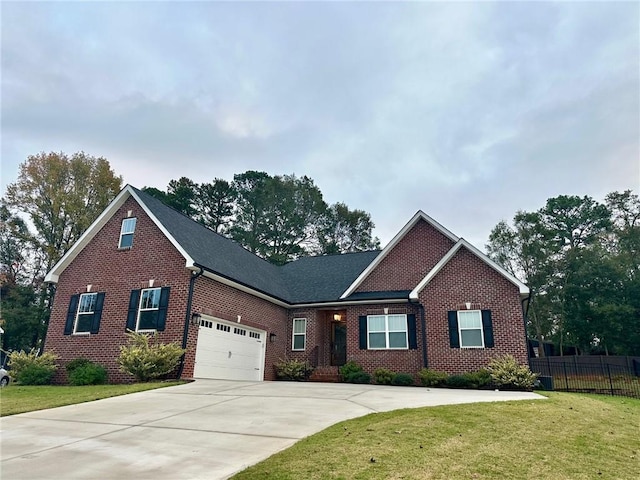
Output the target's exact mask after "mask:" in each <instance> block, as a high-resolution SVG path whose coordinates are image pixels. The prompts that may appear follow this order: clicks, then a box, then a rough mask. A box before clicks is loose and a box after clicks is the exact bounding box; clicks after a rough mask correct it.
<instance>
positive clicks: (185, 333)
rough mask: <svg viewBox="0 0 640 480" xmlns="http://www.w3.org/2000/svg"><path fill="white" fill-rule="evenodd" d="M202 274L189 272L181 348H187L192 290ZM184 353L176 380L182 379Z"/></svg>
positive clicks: (201, 271) (200, 271)
mask: <svg viewBox="0 0 640 480" xmlns="http://www.w3.org/2000/svg"><path fill="white" fill-rule="evenodd" d="M202 274H203V270H202V268H200V267H198V271H197V272H196V271H192V272H191V278H190V279H189V294H188V295H187V311H186V312H185V314H184V330H183V331H182V348H187V339H188V338H189V323H190V322H191V304H192V301H193V288H194V286H195V284H196V279H197V278H198V277H199V276H200V275H202ZM185 356H186V352H185V353H183V354H182V356H181V357H180V368H178V378H180V377H182V371H183V370H184V359H185Z"/></svg>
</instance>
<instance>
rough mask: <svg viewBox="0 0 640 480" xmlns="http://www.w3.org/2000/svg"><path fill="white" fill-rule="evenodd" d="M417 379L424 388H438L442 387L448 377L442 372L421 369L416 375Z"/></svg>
mask: <svg viewBox="0 0 640 480" xmlns="http://www.w3.org/2000/svg"><path fill="white" fill-rule="evenodd" d="M418 377H419V378H420V383H421V384H422V385H424V386H425V387H440V386H442V385H444V382H445V381H446V380H447V377H448V375H447V374H446V373H444V372H438V371H436V370H430V369H428V368H423V369H422V370H420V372H419V373H418Z"/></svg>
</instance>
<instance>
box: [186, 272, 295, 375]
mask: <svg viewBox="0 0 640 480" xmlns="http://www.w3.org/2000/svg"><path fill="white" fill-rule="evenodd" d="M191 310H192V311H193V312H201V313H204V314H207V315H211V316H213V317H216V318H220V319H222V320H227V321H231V322H234V323H235V322H237V321H238V315H240V317H241V318H240V324H241V325H247V326H249V327H255V328H259V329H261V330H265V331H266V332H267V335H266V339H265V341H266V352H265V367H264V379H265V380H274V379H275V373H274V369H273V365H274V364H275V363H277V362H278V361H279V360H280V359H283V358H285V356H286V349H287V348H289V349H290V348H291V345H290V339H291V337H290V336H289V337H287V323H288V321H287V309H285V308H283V307H279V306H277V305H274V304H273V303H270V302H268V301H267V300H263V299H261V298H258V297H254V296H253V295H250V294H248V293H245V292H242V291H240V290H236V289H235V288H233V287H230V286H228V285H225V284H223V283H220V282H217V281H215V280H213V279H210V278H207V277H199V278H198V279H197V280H196V285H195V288H194V294H193V303H192V308H191ZM289 328H290V327H289ZM197 330H198V329H197V328H195V327H190V329H189V337H188V342H187V345H188V347H187V355H186V358H185V369H184V372H183V376H184V377H191V376H193V367H194V362H195V350H196V343H197ZM270 333H275V334H276V338H275V341H274V342H273V343H271V342H270V341H269V334H270Z"/></svg>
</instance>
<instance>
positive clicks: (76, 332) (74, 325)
mask: <svg viewBox="0 0 640 480" xmlns="http://www.w3.org/2000/svg"><path fill="white" fill-rule="evenodd" d="M91 295H93V296H95V297H96V301H97V300H98V293H97V292H90V293H82V294H80V298H78V309H77V310H76V319H75V320H74V322H73V332H72V334H73V335H91V328H89V331H88V332H78V331H77V330H78V320H79V319H80V315H95V313H96V311H95V303H94V310H92V311H90V312H80V307H81V306H82V297H88V296H91Z"/></svg>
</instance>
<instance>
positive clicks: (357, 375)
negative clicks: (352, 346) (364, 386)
mask: <svg viewBox="0 0 640 480" xmlns="http://www.w3.org/2000/svg"><path fill="white" fill-rule="evenodd" d="M340 375H341V376H342V381H344V382H347V383H371V375H369V374H368V373H366V372H365V371H364V370H363V369H362V367H361V366H360V365H358V363H356V362H354V361H353V360H349V361H348V362H347V363H345V364H344V365H343V366H341V367H340Z"/></svg>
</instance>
